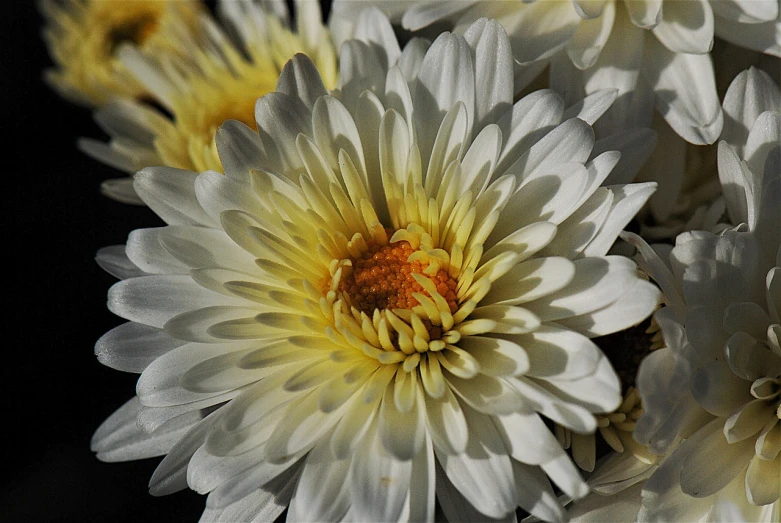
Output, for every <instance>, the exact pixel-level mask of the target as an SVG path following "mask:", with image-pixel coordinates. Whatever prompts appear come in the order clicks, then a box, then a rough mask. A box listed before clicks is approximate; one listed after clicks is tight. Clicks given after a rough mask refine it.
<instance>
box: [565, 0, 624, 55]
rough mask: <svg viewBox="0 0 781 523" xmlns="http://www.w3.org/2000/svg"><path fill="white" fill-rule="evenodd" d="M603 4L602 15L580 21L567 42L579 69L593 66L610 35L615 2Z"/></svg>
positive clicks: (568, 51)
mask: <svg viewBox="0 0 781 523" xmlns="http://www.w3.org/2000/svg"><path fill="white" fill-rule="evenodd" d="M630 3H631V2H630ZM576 5H577V4H576ZM602 5H603V6H604V9H603V10H602V12H601V13H600V16H598V17H595V18H593V19H589V20H584V21H582V22H580V24H578V28H577V30H576V31H575V34H573V35H572V38H571V39H570V41H569V42H567V47H566V49H567V55H568V56H569V58H570V60H572V63H573V64H575V67H577V68H578V69H581V70H583V69H588V68H589V67H591V66H593V65H594V63H595V62H596V61H597V58H599V54H600V53H601V52H602V49H603V48H604V47H605V44H606V43H607V39H608V38H609V37H610V32H611V30H612V29H613V20H614V19H615V3H614V2H607V3H605V2H603V3H602Z"/></svg>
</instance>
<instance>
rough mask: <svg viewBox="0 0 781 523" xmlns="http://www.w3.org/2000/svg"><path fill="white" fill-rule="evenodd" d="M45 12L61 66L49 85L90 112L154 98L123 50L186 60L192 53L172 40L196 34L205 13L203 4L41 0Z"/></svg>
mask: <svg viewBox="0 0 781 523" xmlns="http://www.w3.org/2000/svg"><path fill="white" fill-rule="evenodd" d="M39 6H40V10H41V13H42V14H43V16H44V18H45V19H46V27H45V28H44V31H43V37H44V40H45V41H46V44H47V46H48V48H49V54H50V55H51V57H52V59H53V60H54V62H55V64H56V66H57V68H56V69H49V70H47V71H46V75H45V79H46V81H47V82H48V83H49V85H51V87H52V88H54V89H55V90H57V92H59V93H60V95H62V96H63V97H65V98H67V99H69V100H70V101H72V102H76V103H79V104H82V105H87V106H100V105H103V104H105V103H106V102H108V101H110V100H112V99H113V98H117V97H120V96H126V97H132V98H140V97H143V96H146V95H148V91H147V90H146V88H145V87H144V86H143V85H142V84H141V83H139V82H138V81H137V80H136V79H135V78H134V77H133V75H132V74H131V73H130V72H129V71H128V70H127V69H126V68H125V66H124V65H123V64H122V63H121V61H120V60H119V59H118V57H117V52H118V51H119V49H120V48H122V47H132V48H135V49H137V50H138V51H139V52H140V53H143V54H145V55H146V56H150V57H154V58H158V57H161V56H168V57H170V58H174V57H178V58H181V57H183V56H184V55H185V54H186V53H187V48H186V47H183V46H182V45H181V44H182V42H181V40H178V39H177V38H176V37H173V38H172V36H173V35H176V34H180V33H187V32H189V31H194V30H195V29H196V26H197V19H198V16H199V15H200V14H202V13H203V12H205V8H204V6H203V4H202V3H201V2H200V1H199V0H184V1H180V0H176V1H173V0H133V1H123V2H106V1H102V0H72V1H67V2H63V1H58V0H41V2H40V3H39Z"/></svg>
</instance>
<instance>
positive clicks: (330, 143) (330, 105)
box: [312, 96, 366, 179]
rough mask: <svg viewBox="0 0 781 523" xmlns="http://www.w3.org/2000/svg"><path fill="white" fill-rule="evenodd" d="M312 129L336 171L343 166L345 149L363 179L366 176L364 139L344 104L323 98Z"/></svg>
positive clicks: (325, 155)
mask: <svg viewBox="0 0 781 523" xmlns="http://www.w3.org/2000/svg"><path fill="white" fill-rule="evenodd" d="M312 126H313V131H314V139H315V143H316V144H317V146H318V148H319V149H320V151H321V152H322V153H323V156H324V157H325V159H326V161H327V162H328V163H329V164H330V165H331V167H332V168H334V169H336V168H337V167H338V166H339V159H338V157H339V152H340V150H341V149H344V151H345V152H346V153H347V154H348V156H349V157H350V159H351V160H352V161H353V164H354V165H355V167H356V169H358V173H359V175H360V176H361V178H362V179H364V178H365V177H366V173H365V172H364V164H365V161H364V158H363V145H362V144H361V137H360V135H359V134H358V129H357V128H356V126H355V122H354V121H353V119H352V116H351V115H350V113H349V112H348V111H347V109H346V108H345V107H344V105H342V103H341V102H339V101H338V100H337V99H336V98H333V97H330V96H324V97H322V98H319V99H318V100H317V102H315V106H314V110H313V111H312Z"/></svg>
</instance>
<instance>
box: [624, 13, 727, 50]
mask: <svg viewBox="0 0 781 523" xmlns="http://www.w3.org/2000/svg"><path fill="white" fill-rule="evenodd" d="M632 3H638V2H630V4H632ZM659 4H660V7H661V2H659ZM661 14H662V20H661V21H660V22H659V25H657V26H656V27H654V28H653V33H654V35H656V37H657V38H658V39H659V41H661V42H662V43H663V44H664V46H665V47H667V49H669V50H670V51H673V52H675V53H692V54H704V53H709V52H710V50H711V48H712V47H713V10H712V9H711V7H710V4H709V3H708V2H707V1H706V0H694V1H688V2H676V3H671V4H669V5H667V6H666V9H663V10H661Z"/></svg>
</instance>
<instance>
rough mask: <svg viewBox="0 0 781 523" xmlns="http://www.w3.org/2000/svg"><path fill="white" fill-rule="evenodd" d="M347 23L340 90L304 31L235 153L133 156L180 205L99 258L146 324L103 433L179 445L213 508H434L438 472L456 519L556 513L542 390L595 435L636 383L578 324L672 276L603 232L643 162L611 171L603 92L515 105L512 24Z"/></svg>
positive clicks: (165, 486)
mask: <svg viewBox="0 0 781 523" xmlns="http://www.w3.org/2000/svg"><path fill="white" fill-rule="evenodd" d="M356 35H357V37H358V39H357V40H353V41H349V42H348V43H346V44H345V45H344V46H343V48H342V54H341V57H340V62H341V71H340V78H341V89H340V90H339V91H338V92H337V93H336V95H334V96H329V95H328V94H327V92H326V90H325V88H324V86H323V84H322V82H321V80H320V78H319V76H318V75H317V72H316V70H315V69H314V67H313V65H312V63H311V62H310V61H309V59H307V58H306V57H305V56H303V55H297V56H296V57H295V58H294V59H293V60H292V61H291V62H290V63H288V65H287V66H286V67H285V68H284V70H283V72H282V75H281V77H280V81H279V84H278V89H277V92H274V93H271V94H268V95H266V96H264V97H262V98H260V99H259V100H258V103H257V106H256V118H257V127H258V131H257V132H255V131H253V130H251V129H250V128H248V127H247V126H245V125H243V124H241V123H238V122H228V123H226V124H224V125H223V126H222V127H221V129H220V130H219V131H218V133H217V147H218V150H219V154H220V159H221V160H222V165H223V167H224V172H225V174H224V175H223V174H219V173H217V172H213V171H206V172H204V173H201V174H197V173H194V172H189V171H183V170H176V169H171V168H163V167H153V168H149V169H146V170H144V171H141V172H140V173H139V174H138V175H137V176H136V181H135V187H136V190H137V191H138V193H139V195H140V196H141V197H142V199H143V200H144V201H145V202H146V203H147V204H148V205H149V207H150V208H151V209H152V210H154V211H155V212H156V213H157V214H158V215H159V216H160V217H161V218H163V219H164V220H165V221H166V222H167V223H168V225H167V226H166V227H162V228H158V229H145V230H138V231H135V232H133V233H132V234H131V236H130V238H129V240H128V244H127V246H126V248H125V250H124V252H123V251H122V250H118V249H110V250H108V251H104V252H103V253H102V254H101V256H100V261H101V263H102V264H103V265H104V266H106V267H107V268H109V269H110V270H112V271H113V272H114V273H116V274H118V275H120V276H122V277H127V279H125V280H123V281H121V282H120V283H117V284H116V285H115V286H114V287H113V288H112V289H111V290H110V292H109V307H110V308H111V310H112V311H113V312H115V313H116V314H118V315H119V316H122V317H124V318H126V319H128V320H130V322H129V323H126V324H124V325H121V326H119V327H117V328H116V329H114V330H112V331H110V332H109V333H107V334H106V335H105V336H104V337H103V338H102V339H101V340H100V341H99V342H98V345H97V352H98V357H99V359H100V360H101V361H102V362H104V363H106V364H108V365H110V366H113V367H116V368H119V369H123V370H131V371H136V372H138V371H143V372H142V374H141V377H140V379H139V382H138V387H137V394H138V397H137V398H136V399H133V400H131V401H130V402H128V403H127V404H126V405H125V406H124V407H122V408H121V409H120V410H119V411H117V413H116V414H114V415H113V416H112V417H111V418H109V420H107V421H106V422H105V423H104V425H103V426H102V427H101V428H100V429H98V432H97V433H96V435H95V438H94V441H93V444H94V448H95V450H96V451H97V452H98V456H99V457H101V458H102V459H106V460H122V459H134V458H139V457H146V456H151V455H162V454H167V455H166V457H165V459H164V460H163V461H162V463H161V464H160V466H159V467H158V469H157V471H156V472H155V474H154V476H153V478H152V482H151V490H152V492H153V493H154V494H165V493H168V492H172V491H175V490H179V489H181V488H185V486H187V485H189V486H190V487H191V488H193V489H194V490H196V491H198V492H201V493H209V498H208V500H207V509H206V512H205V514H204V518H205V519H207V520H211V519H221V520H236V519H248V518H250V517H258V518H261V519H264V520H273V519H274V518H275V517H276V516H277V515H278V514H279V513H280V512H281V511H282V510H284V508H285V507H286V506H287V505H288V504H289V506H290V508H289V512H288V518H289V519H290V520H304V521H328V520H339V519H353V520H359V521H388V520H398V519H409V520H413V521H417V520H429V521H431V520H432V519H433V515H434V499H435V493H436V496H437V497H438V498H439V500H440V504H441V506H442V508H443V510H444V512H445V515H446V516H448V517H449V518H451V519H467V520H485V519H490V518H503V517H508V516H509V517H513V513H514V511H515V508H516V507H517V506H521V507H522V508H524V509H525V510H527V511H529V512H530V513H532V514H535V515H537V516H538V517H541V518H542V519H546V520H561V519H563V517H564V513H563V510H562V508H561V506H560V505H559V504H558V502H557V500H556V497H555V495H554V493H553V490H552V487H551V485H550V484H549V482H548V479H547V477H546V475H547V476H548V477H550V478H551V479H552V480H553V482H555V483H556V484H557V485H558V487H559V488H560V489H561V490H562V491H563V492H564V493H566V494H567V495H568V496H570V497H573V498H580V497H582V496H583V495H585V493H586V491H587V487H586V485H585V484H584V483H583V482H582V480H581V479H580V477H579V474H578V472H577V470H576V468H575V467H574V465H573V464H572V462H571V461H570V460H569V458H568V457H567V455H566V454H565V452H564V450H563V449H562V448H561V447H560V445H559V444H558V442H557V441H556V438H555V437H554V435H553V434H552V433H551V432H550V430H549V429H548V427H547V426H546V424H545V423H544V422H543V420H542V417H541V415H542V416H545V417H547V418H549V419H551V420H553V421H555V422H556V423H559V424H561V425H564V426H566V427H568V428H570V429H572V430H575V431H577V432H581V433H585V432H590V431H594V430H595V429H596V421H595V417H594V413H596V412H606V411H610V410H613V409H615V408H616V407H617V406H618V404H619V402H620V401H621V398H620V394H619V383H618V379H617V377H616V375H615V372H614V371H613V370H612V368H611V366H610V364H609V362H608V361H607V359H606V358H605V357H604V355H603V354H602V352H601V351H600V350H599V349H598V348H597V346H596V345H595V344H594V343H593V342H591V341H590V339H589V337H593V336H597V335H602V334H606V333H610V332H614V331H617V330H620V329H624V328H626V327H628V326H630V325H633V324H636V323H638V322H639V321H641V320H642V319H643V318H645V317H646V316H647V315H648V314H650V312H651V311H652V310H653V309H654V308H655V306H656V305H657V303H658V300H659V299H660V293H659V292H658V290H657V289H656V288H655V287H654V286H653V285H651V284H650V283H648V282H647V281H644V280H643V279H641V278H640V277H639V276H638V273H637V268H636V266H635V264H634V262H632V261H631V260H629V259H628V258H624V257H620V256H606V253H607V251H608V249H609V248H610V246H611V245H612V244H613V242H614V240H615V238H616V236H617V234H618V232H619V231H620V230H621V229H622V228H623V227H624V225H625V224H626V223H627V222H628V221H629V220H630V219H631V217H632V216H633V215H634V214H635V212H636V211H637V209H638V208H639V207H641V206H642V205H643V204H644V203H645V201H646V200H647V198H648V196H649V195H650V193H651V192H652V191H653V185H652V184H632V185H620V186H613V187H610V188H600V183H601V182H602V180H604V178H605V177H606V176H607V175H608V174H609V172H610V170H611V168H612V167H613V166H614V165H615V163H616V162H617V161H618V154H617V153H615V152H614V151H610V152H605V153H601V154H599V155H596V156H594V157H592V156H593V154H592V153H593V151H594V141H593V140H594V135H593V131H592V129H591V127H590V125H589V123H587V121H593V119H594V118H596V117H598V116H599V114H601V113H602V111H604V109H605V108H606V107H607V105H609V102H610V101H611V100H612V94H613V93H600V94H599V95H597V96H594V97H591V98H589V99H587V100H585V101H584V102H583V103H581V104H579V105H577V106H575V107H573V108H570V109H568V110H567V109H565V108H564V105H563V101H562V100H561V98H560V97H558V95H556V94H554V93H552V92H550V91H542V92H538V93H535V94H533V95H530V96H528V97H526V98H523V99H521V100H519V101H518V102H517V103H516V104H515V105H513V104H512V96H513V89H512V61H511V55H510V46H509V42H508V40H507V37H506V35H505V33H504V32H503V30H502V29H501V27H500V26H499V25H498V24H496V23H495V22H488V21H486V20H479V21H477V22H476V23H475V24H474V25H473V26H471V27H470V28H469V29H468V30H467V31H466V32H465V34H464V36H463V37H462V36H456V35H452V34H449V33H445V34H443V35H441V36H440V37H439V38H437V40H436V41H435V42H434V43H433V44H429V43H428V42H425V41H422V40H413V41H412V42H410V43H409V45H408V46H406V47H405V49H404V50H403V51H401V50H400V49H399V47H398V44H397V42H396V39H395V37H394V35H393V32H392V30H391V27H390V24H389V23H388V21H387V19H385V18H384V17H383V15H382V14H380V13H379V11H376V10H370V11H366V12H364V13H363V14H362V16H361V20H360V21H359V25H358V31H357V32H356ZM489 57H490V60H489V59H488V58H489ZM577 116H581V117H582V118H584V120H583V119H580V118H578V117H577ZM137 424H138V426H139V427H141V428H142V429H143V430H145V431H146V433H143V432H140V431H138V430H137V429H136V426H137ZM185 478H186V483H185Z"/></svg>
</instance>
